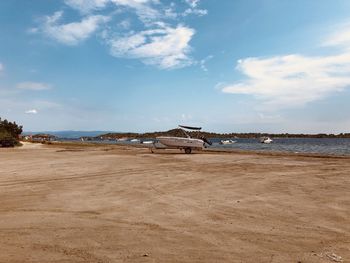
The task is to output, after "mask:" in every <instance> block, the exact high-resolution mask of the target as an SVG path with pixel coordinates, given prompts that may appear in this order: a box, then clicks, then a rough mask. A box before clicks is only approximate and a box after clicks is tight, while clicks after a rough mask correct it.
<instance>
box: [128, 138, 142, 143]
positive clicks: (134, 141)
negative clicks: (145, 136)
mask: <svg viewBox="0 0 350 263" xmlns="http://www.w3.org/2000/svg"><path fill="white" fill-rule="evenodd" d="M130 142H133V143H139V142H140V140H139V139H132V140H130Z"/></svg>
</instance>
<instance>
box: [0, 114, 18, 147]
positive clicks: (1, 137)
mask: <svg viewBox="0 0 350 263" xmlns="http://www.w3.org/2000/svg"><path fill="white" fill-rule="evenodd" d="M22 131H23V127H22V126H19V125H18V124H17V123H16V122H10V121H8V120H6V119H4V120H1V118H0V147H14V146H16V145H20V143H19V136H20V134H21V133H22Z"/></svg>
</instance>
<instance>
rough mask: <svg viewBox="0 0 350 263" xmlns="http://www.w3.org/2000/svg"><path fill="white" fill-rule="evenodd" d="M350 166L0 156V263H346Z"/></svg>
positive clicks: (29, 153)
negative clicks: (336, 260)
mask: <svg viewBox="0 0 350 263" xmlns="http://www.w3.org/2000/svg"><path fill="white" fill-rule="evenodd" d="M349 159H350V157H348V156H333V155H332V156H325V155H320V154H316V155H314V154H311V155H310V154H293V153H276V152H273V153H271V152H250V151H241V150H240V151H234V152H231V151H230V152H225V153H222V152H214V151H204V152H195V153H194V154H189V155H187V154H183V153H181V152H180V151H178V150H167V151H159V152H157V153H155V154H152V153H150V152H149V151H148V149H147V148H139V147H134V146H130V145H128V146H121V145H101V144H93V145H92V144H86V143H84V144H82V143H75V144H74V143H52V144H31V143H25V144H24V145H23V147H18V148H13V149H0V160H1V167H0V188H1V191H0V210H1V213H2V217H1V219H0V220H1V221H0V248H1V253H0V262H43V261H44V262H332V261H331V256H332V254H334V255H336V256H341V257H342V260H343V262H347V260H350V249H349V240H350V196H349V194H348V193H349V192H350V177H349V174H350V162H349Z"/></svg>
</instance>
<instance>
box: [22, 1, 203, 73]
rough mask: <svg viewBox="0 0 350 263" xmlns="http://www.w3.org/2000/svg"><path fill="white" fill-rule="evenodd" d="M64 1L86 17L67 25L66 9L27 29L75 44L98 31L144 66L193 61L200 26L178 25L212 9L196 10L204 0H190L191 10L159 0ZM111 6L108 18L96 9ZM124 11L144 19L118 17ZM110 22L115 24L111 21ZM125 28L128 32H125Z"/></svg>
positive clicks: (114, 51) (113, 48) (122, 54)
mask: <svg viewBox="0 0 350 263" xmlns="http://www.w3.org/2000/svg"><path fill="white" fill-rule="evenodd" d="M64 2H65V4H66V5H67V6H69V7H71V8H73V9H76V10H78V11H79V12H80V15H81V17H82V18H81V20H80V21H76V22H69V23H67V22H66V21H64V20H63V19H62V18H63V11H58V12H55V13H54V14H53V15H52V16H46V17H44V19H43V23H42V24H41V25H40V26H39V27H36V28H31V29H29V30H28V32H30V33H32V34H36V33H42V34H44V35H46V36H48V37H49V38H51V39H54V40H56V41H58V42H60V43H62V44H66V45H72V46H73V45H77V44H79V43H80V42H82V41H84V40H86V39H87V38H89V37H91V36H92V35H94V34H95V35H96V36H98V37H100V38H101V39H102V41H103V42H104V43H107V45H108V46H109V47H110V51H111V52H110V53H111V54H112V55H113V56H115V57H124V58H135V59H141V60H142V62H144V63H145V64H149V65H155V66H157V67H159V68H161V69H170V68H178V67H184V66H187V65H191V64H193V63H194V61H193V60H192V59H191V58H190V57H189V53H190V51H191V46H190V44H189V42H190V41H191V39H192V37H193V35H194V33H195V30H194V29H192V28H190V27H188V26H185V25H181V24H180V25H176V24H179V23H180V22H179V21H180V20H181V19H183V16H187V15H189V14H197V15H204V14H206V13H207V11H206V10H201V9H197V7H198V5H199V0H187V1H185V8H187V9H186V10H185V11H181V12H180V11H179V12H177V10H176V9H178V7H179V6H180V5H179V4H176V3H174V2H170V3H164V2H161V1H160V0H64ZM183 3H184V2H183ZM183 3H182V4H181V7H182V8H183V7H184V5H183ZM186 3H187V4H186ZM181 7H180V8H181ZM107 10H108V11H109V15H108V16H104V15H96V13H97V12H105V11H107ZM125 12H131V13H134V14H135V15H136V18H137V20H139V21H138V22H137V23H134V21H133V19H134V17H133V16H130V17H129V18H127V19H125V18H124V19H123V18H122V17H119V16H117V15H116V14H123V13H125ZM118 20H119V21H118ZM111 21H113V22H115V24H114V25H112V23H111ZM139 22H141V24H140V23H139ZM174 22H175V23H176V24H175V23H174ZM102 25H105V26H104V27H102ZM134 25H138V27H137V29H135V28H132V26H134ZM126 30H127V31H129V32H128V33H125V31H126ZM195 63H197V62H195ZM203 67H205V66H204V65H203Z"/></svg>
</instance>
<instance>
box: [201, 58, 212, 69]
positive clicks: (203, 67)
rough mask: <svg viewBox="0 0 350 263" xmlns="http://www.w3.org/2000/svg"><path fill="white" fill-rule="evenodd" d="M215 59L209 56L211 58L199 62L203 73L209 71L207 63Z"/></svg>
mask: <svg viewBox="0 0 350 263" xmlns="http://www.w3.org/2000/svg"><path fill="white" fill-rule="evenodd" d="M213 57H214V56H212V55H209V56H207V57H206V58H204V59H202V60H200V61H199V65H200V67H201V69H202V70H203V71H208V68H207V66H206V63H207V62H208V61H209V60H211V59H212V58H213Z"/></svg>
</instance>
